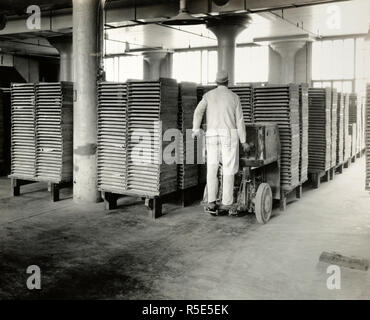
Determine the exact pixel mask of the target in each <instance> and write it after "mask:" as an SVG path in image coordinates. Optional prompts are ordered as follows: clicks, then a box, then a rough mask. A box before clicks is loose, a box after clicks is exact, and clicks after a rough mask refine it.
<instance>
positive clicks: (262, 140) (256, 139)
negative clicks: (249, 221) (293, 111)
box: [203, 123, 280, 223]
mask: <svg viewBox="0 0 370 320" xmlns="http://www.w3.org/2000/svg"><path fill="white" fill-rule="evenodd" d="M246 132H247V143H248V144H249V146H250V147H251V149H250V151H249V152H248V153H243V151H242V150H241V148H240V151H239V172H238V173H237V174H236V176H235V185H234V204H233V206H232V207H231V209H229V215H240V214H243V213H252V212H254V213H255V215H256V218H257V221H258V222H259V223H266V222H267V221H268V220H269V219H270V217H271V213H272V204H273V200H274V199H280V139H279V129H278V125H277V124H274V123H253V124H247V125H246ZM219 172H220V174H219V176H220V179H219V180H220V188H219V199H221V190H222V188H221V185H222V170H220V171H219ZM203 200H204V202H207V187H206V190H205V195H204V199H203ZM215 214H216V215H218V214H219V212H218V211H217V212H216V213H215Z"/></svg>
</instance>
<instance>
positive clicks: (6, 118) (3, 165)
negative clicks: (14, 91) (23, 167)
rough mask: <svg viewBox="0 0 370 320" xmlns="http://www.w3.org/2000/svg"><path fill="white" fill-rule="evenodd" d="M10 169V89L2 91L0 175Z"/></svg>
mask: <svg viewBox="0 0 370 320" xmlns="http://www.w3.org/2000/svg"><path fill="white" fill-rule="evenodd" d="M9 169H10V89H9V88H4V89H0V174H1V175H7V174H9Z"/></svg>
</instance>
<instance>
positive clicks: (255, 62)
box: [235, 46, 269, 83]
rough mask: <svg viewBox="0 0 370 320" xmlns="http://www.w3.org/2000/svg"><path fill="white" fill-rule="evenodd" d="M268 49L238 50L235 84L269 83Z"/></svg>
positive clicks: (264, 47)
mask: <svg viewBox="0 0 370 320" xmlns="http://www.w3.org/2000/svg"><path fill="white" fill-rule="evenodd" d="M268 52H269V50H268V47H267V46H261V47H257V46H256V47H244V48H237V49H236V54H235V82H236V83H250V82H267V81H268V72H269V56H268V54H269V53H268Z"/></svg>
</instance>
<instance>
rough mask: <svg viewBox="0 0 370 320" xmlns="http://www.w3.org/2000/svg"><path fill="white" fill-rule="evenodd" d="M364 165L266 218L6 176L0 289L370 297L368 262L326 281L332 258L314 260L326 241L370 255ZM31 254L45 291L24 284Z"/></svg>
mask: <svg viewBox="0 0 370 320" xmlns="http://www.w3.org/2000/svg"><path fill="white" fill-rule="evenodd" d="M364 166H365V161H364V159H361V160H357V162H356V163H355V164H354V165H352V166H351V167H350V168H349V169H346V170H345V171H344V173H343V174H342V175H337V176H336V177H335V179H334V181H331V182H329V183H323V184H322V185H321V187H320V189H318V190H312V189H309V188H308V190H306V191H305V192H304V194H303V199H301V200H300V201H293V202H291V203H290V204H289V205H288V209H287V211H286V212H285V213H279V211H278V210H276V211H275V215H274V217H273V218H272V220H271V221H270V222H269V223H268V224H266V225H259V224H257V222H256V220H255V218H254V217H253V216H247V217H239V218H231V217H218V218H214V217H211V216H209V215H207V214H203V213H202V208H201V207H200V206H199V205H197V204H196V205H194V206H191V207H188V208H185V209H181V208H179V207H177V206H175V205H166V206H165V212H166V213H167V214H166V216H165V217H163V218H161V219H159V220H157V221H152V220H150V219H149V218H148V216H147V213H146V211H145V209H144V207H143V205H142V203H141V202H139V201H137V200H135V199H128V198H125V199H122V201H123V203H125V204H126V205H127V206H122V207H120V209H118V210H114V211H111V212H106V211H104V209H103V204H102V203H99V204H97V205H78V204H75V203H73V201H72V200H71V197H70V191H67V193H63V195H62V197H63V198H64V200H62V201H60V202H57V203H51V202H50V201H49V196H48V193H47V192H46V190H45V189H43V186H39V185H33V186H26V187H24V194H23V195H22V196H21V197H20V198H11V197H9V181H8V180H7V179H2V180H0V298H2V299H9V298H27V299H29V298H31V299H38V298H51V299H60V298H62V299H65V298H70V299H84V298H92V299H96V298H99V299H110V298H113V299H369V298H370V271H367V272H365V271H357V270H351V269H347V268H341V289H340V290H328V289H327V287H326V281H327V278H328V276H329V275H328V274H327V273H326V270H327V266H328V265H326V264H324V263H321V262H319V261H318V259H319V256H320V254H321V252H322V251H336V252H339V253H341V254H343V255H348V256H352V255H353V256H357V257H360V258H366V259H370V195H369V194H368V193H366V192H365V191H364ZM40 188H41V190H40ZM121 203H122V202H121ZM32 264H36V265H38V266H39V267H40V268H41V271H42V290H41V291H29V290H27V288H26V279H27V277H28V276H29V275H27V274H26V268H27V267H28V266H29V265H32Z"/></svg>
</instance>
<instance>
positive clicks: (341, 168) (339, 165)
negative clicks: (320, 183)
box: [335, 162, 344, 174]
mask: <svg viewBox="0 0 370 320" xmlns="http://www.w3.org/2000/svg"><path fill="white" fill-rule="evenodd" d="M343 169H344V162H343V163H340V164H338V165H337V166H336V167H335V172H336V173H338V174H342V173H343Z"/></svg>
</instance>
